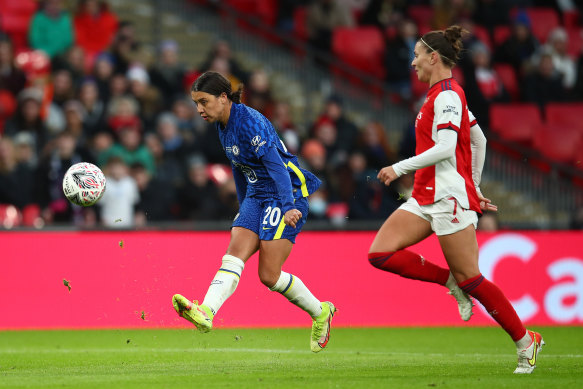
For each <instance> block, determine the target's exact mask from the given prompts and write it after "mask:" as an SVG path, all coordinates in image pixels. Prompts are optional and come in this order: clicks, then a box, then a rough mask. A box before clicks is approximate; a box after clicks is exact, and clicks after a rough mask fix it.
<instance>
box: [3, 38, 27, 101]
mask: <svg viewBox="0 0 583 389" xmlns="http://www.w3.org/2000/svg"><path fill="white" fill-rule="evenodd" d="M25 85H26V75H25V74H24V72H22V71H21V70H20V69H18V68H17V67H16V66H15V64H14V52H13V47H12V42H11V41H10V39H9V38H8V37H7V36H0V89H5V90H8V91H10V93H11V94H12V96H17V95H18V93H20V91H21V90H22V89H24V86H25Z"/></svg>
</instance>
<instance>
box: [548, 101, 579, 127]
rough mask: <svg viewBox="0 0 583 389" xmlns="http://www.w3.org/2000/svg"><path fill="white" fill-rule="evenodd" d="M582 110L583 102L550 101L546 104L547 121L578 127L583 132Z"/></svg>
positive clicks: (552, 123)
mask: <svg viewBox="0 0 583 389" xmlns="http://www.w3.org/2000/svg"><path fill="white" fill-rule="evenodd" d="M582 112H583V103H548V104H547V105H546V106H545V121H546V122H547V123H548V124H551V125H559V126H563V127H568V128H572V129H578V130H579V131H580V132H582V133H583V121H582V120H581V113H582Z"/></svg>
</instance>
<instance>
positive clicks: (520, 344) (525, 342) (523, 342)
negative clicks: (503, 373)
mask: <svg viewBox="0 0 583 389" xmlns="http://www.w3.org/2000/svg"><path fill="white" fill-rule="evenodd" d="M531 342H532V337H531V336H530V334H529V333H528V330H526V334H524V336H523V337H522V338H520V339H518V340H517V341H516V342H514V343H515V344H516V349H517V350H518V351H521V350H524V349H525V348H527V347H528V346H530V343H531Z"/></svg>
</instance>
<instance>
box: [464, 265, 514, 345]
mask: <svg viewBox="0 0 583 389" xmlns="http://www.w3.org/2000/svg"><path fill="white" fill-rule="evenodd" d="M458 286H459V287H460V288H461V289H462V290H463V291H464V292H466V293H468V294H469V295H471V296H473V297H475V298H476V300H478V301H479V302H480V303H482V305H483V306H484V308H486V310H487V311H488V313H489V314H490V316H492V318H493V319H494V320H496V321H497V322H498V324H500V326H501V327H502V328H504V331H506V332H507V333H508V335H510V337H511V338H512V340H513V341H515V342H516V341H517V340H519V339H520V338H522V337H523V336H524V334H525V333H526V328H525V327H524V324H522V321H521V320H520V318H519V317H518V315H517V314H516V311H515V310H514V307H512V304H510V301H508V299H507V298H506V296H504V293H502V291H501V290H500V288H498V287H497V286H496V285H495V284H493V283H491V282H490V281H488V280H487V279H485V278H484V276H483V275H481V274H480V275H477V276H475V277H473V278H470V279H469V280H465V281H464V282H462V283H460V284H458Z"/></svg>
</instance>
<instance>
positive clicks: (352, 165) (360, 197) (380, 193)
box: [341, 151, 399, 220]
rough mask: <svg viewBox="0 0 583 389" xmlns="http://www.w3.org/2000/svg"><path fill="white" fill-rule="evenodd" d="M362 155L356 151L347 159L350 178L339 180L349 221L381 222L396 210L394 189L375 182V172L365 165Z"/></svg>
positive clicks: (363, 155) (364, 157) (364, 158)
mask: <svg viewBox="0 0 583 389" xmlns="http://www.w3.org/2000/svg"><path fill="white" fill-rule="evenodd" d="M366 160H367V158H366V156H365V154H364V153H362V152H360V151H356V152H354V153H352V154H351V155H350V158H349V159H348V167H349V170H348V171H349V173H350V175H351V176H350V177H346V179H343V180H341V181H342V184H343V185H348V187H347V188H346V189H345V196H346V197H347V198H346V201H347V202H348V207H349V213H348V217H349V219H356V220H382V219H385V218H386V217H387V216H388V215H389V214H390V213H391V212H392V211H394V210H395V209H397V208H398V206H399V204H398V203H397V201H396V200H393V199H392V198H396V194H395V193H393V192H394V188H393V189H390V188H385V187H384V185H382V183H380V182H379V181H378V180H375V179H374V178H375V177H376V174H377V170H376V169H372V167H371V166H368V165H367V162H366Z"/></svg>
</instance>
